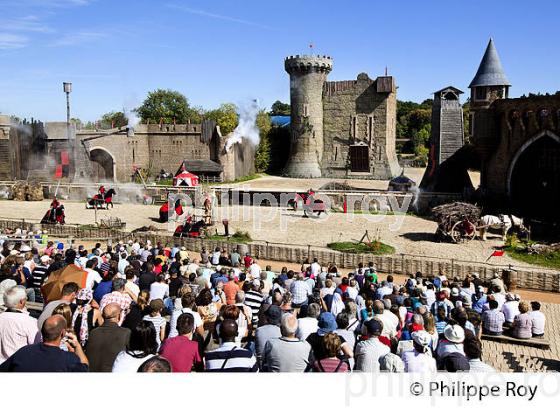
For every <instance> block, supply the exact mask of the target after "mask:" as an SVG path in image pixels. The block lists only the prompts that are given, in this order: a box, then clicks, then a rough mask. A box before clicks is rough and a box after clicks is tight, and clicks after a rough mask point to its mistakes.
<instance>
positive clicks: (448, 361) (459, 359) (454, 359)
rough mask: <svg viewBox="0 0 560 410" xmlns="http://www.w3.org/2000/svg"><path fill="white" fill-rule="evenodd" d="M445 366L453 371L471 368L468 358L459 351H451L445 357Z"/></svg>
mask: <svg viewBox="0 0 560 410" xmlns="http://www.w3.org/2000/svg"><path fill="white" fill-rule="evenodd" d="M443 367H444V369H445V370H447V371H448V372H451V373H455V372H467V371H469V370H470V369H471V366H470V365H469V361H468V359H467V358H466V357H465V355H464V354H461V353H459V352H454V353H450V354H448V355H447V356H445V357H444V359H443Z"/></svg>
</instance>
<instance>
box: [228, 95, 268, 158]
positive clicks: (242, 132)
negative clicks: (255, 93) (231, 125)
mask: <svg viewBox="0 0 560 410" xmlns="http://www.w3.org/2000/svg"><path fill="white" fill-rule="evenodd" d="M258 113H259V104H258V100H252V101H251V102H249V103H244V104H239V105H238V106H237V114H238V115H239V124H238V125H237V127H236V128H235V129H234V130H233V132H232V133H231V134H230V135H229V136H228V137H227V141H226V146H225V150H226V152H229V150H230V149H231V147H232V146H233V145H234V144H240V143H241V141H242V138H246V139H248V140H249V141H250V142H251V143H252V144H253V145H258V144H259V140H260V136H259V128H258V127H257V115H258Z"/></svg>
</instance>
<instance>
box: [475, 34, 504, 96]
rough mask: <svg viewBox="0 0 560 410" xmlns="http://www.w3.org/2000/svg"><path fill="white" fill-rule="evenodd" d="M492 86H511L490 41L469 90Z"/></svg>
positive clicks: (492, 41) (492, 42)
mask: <svg viewBox="0 0 560 410" xmlns="http://www.w3.org/2000/svg"><path fill="white" fill-rule="evenodd" d="M492 85H506V86H510V85H511V84H510V82H509V80H508V79H507V77H506V74H505V73H504V69H503V68H502V63H501V62H500V57H499V56H498V51H496V47H495V46H494V40H492V39H490V41H489V42H488V47H486V52H485V53H484V57H482V61H481V62H480V66H479V67H478V71H477V72H476V75H475V76H474V78H473V80H472V81H471V84H470V85H469V88H472V87H481V86H492Z"/></svg>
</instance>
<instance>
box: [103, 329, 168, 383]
mask: <svg viewBox="0 0 560 410" xmlns="http://www.w3.org/2000/svg"><path fill="white" fill-rule="evenodd" d="M157 350H158V345H157V340H156V329H155V327H154V325H153V324H152V323H151V322H146V321H142V322H140V323H138V325H137V326H136V327H135V328H134V329H132V331H131V332H130V339H129V342H128V345H127V346H126V348H125V349H124V350H122V351H120V352H119V354H117V357H116V358H115V361H114V362H113V369H112V372H113V373H136V372H137V371H138V368H139V367H140V365H141V364H142V363H144V362H145V361H146V360H148V359H151V358H152V357H154V356H155V355H156V354H157Z"/></svg>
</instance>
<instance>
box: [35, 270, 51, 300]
mask: <svg viewBox="0 0 560 410" xmlns="http://www.w3.org/2000/svg"><path fill="white" fill-rule="evenodd" d="M47 269H48V267H47V266H43V265H37V266H35V269H33V288H34V289H35V301H36V302H40V303H41V302H43V295H42V294H41V285H42V284H43V282H44V281H45V279H46V278H47Z"/></svg>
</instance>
